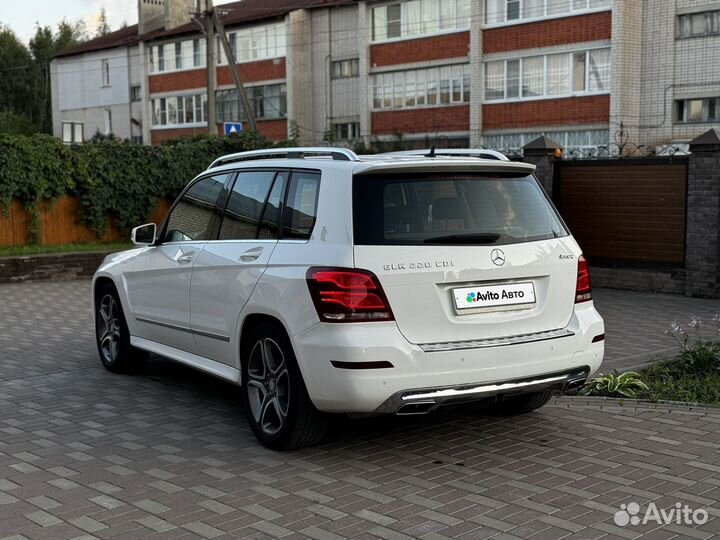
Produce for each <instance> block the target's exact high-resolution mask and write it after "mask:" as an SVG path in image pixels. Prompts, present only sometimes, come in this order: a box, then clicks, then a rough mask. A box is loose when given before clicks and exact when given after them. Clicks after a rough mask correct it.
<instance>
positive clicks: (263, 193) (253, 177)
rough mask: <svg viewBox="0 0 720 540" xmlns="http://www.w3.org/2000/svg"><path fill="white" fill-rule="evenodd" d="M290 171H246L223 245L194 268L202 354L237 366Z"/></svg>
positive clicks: (210, 245) (195, 321) (195, 320)
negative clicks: (245, 316)
mask: <svg viewBox="0 0 720 540" xmlns="http://www.w3.org/2000/svg"><path fill="white" fill-rule="evenodd" d="M288 175H289V173H288V172H287V171H279V172H278V171H275V170H256V171H240V172H238V174H237V178H236V179H235V183H234V185H233V187H232V189H231V190H230V195H229V198H228V200H227V206H226V207H225V212H224V215H223V218H222V223H221V225H220V232H219V236H218V240H216V241H210V242H207V244H206V245H205V246H204V248H203V250H202V251H201V252H200V253H199V256H198V258H197V261H196V262H195V265H194V267H193V276H192V286H191V288H190V304H191V320H190V324H191V327H192V331H193V334H194V336H195V343H196V346H197V351H198V354H199V355H201V356H204V357H206V358H210V359H213V360H216V361H218V362H222V363H225V364H228V365H233V366H234V364H235V360H236V358H237V355H236V350H235V347H236V344H237V340H236V339H233V338H234V337H236V336H237V334H238V332H237V329H236V325H237V323H238V317H239V314H240V311H241V309H242V308H243V306H244V305H245V304H246V303H247V301H248V299H249V298H250V295H251V294H252V291H253V290H254V289H255V285H256V284H257V282H258V280H259V279H260V276H262V274H263V272H264V271H265V268H266V267H267V264H268V261H269V260H270V255H271V254H272V252H273V250H274V249H275V246H276V245H277V240H278V231H279V226H280V215H281V211H282V205H281V201H282V200H283V198H284V193H285V186H286V184H287V181H288Z"/></svg>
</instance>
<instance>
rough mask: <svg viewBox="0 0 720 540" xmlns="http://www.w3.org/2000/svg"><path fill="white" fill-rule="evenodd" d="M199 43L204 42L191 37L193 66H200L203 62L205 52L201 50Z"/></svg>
mask: <svg viewBox="0 0 720 540" xmlns="http://www.w3.org/2000/svg"><path fill="white" fill-rule="evenodd" d="M201 43H202V44H203V45H204V44H205V42H204V41H201V40H199V39H193V41H192V48H193V66H195V67H200V66H202V65H203V64H204V61H203V57H204V56H205V54H204V52H203V51H202V50H201Z"/></svg>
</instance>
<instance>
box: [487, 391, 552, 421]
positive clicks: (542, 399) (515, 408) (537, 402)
mask: <svg viewBox="0 0 720 540" xmlns="http://www.w3.org/2000/svg"><path fill="white" fill-rule="evenodd" d="M552 396H553V392H552V390H548V391H545V392H530V393H527V394H520V395H519V396H510V397H506V398H505V399H503V400H502V401H500V402H498V403H497V404H496V405H495V406H494V407H493V410H494V412H496V413H497V414H500V415H503V416H515V415H518V414H526V413H529V412H532V411H534V410H536V409H539V408H540V407H542V406H543V405H546V404H547V402H548V401H550V399H551V398H552Z"/></svg>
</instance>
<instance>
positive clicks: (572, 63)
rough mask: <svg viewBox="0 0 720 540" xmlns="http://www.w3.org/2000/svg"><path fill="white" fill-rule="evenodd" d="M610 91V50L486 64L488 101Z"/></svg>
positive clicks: (486, 99)
mask: <svg viewBox="0 0 720 540" xmlns="http://www.w3.org/2000/svg"><path fill="white" fill-rule="evenodd" d="M609 91H610V49H593V50H590V51H578V52H572V53H560V54H549V55H545V56H531V57H528V58H519V59H512V60H496V61H491V62H486V63H485V101H497V100H514V99H537V98H540V97H552V96H570V95H576V94H589V93H592V94H602V93H607V92H609Z"/></svg>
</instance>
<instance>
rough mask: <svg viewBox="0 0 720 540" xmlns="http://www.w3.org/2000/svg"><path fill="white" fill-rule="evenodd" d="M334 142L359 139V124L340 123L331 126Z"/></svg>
mask: <svg viewBox="0 0 720 540" xmlns="http://www.w3.org/2000/svg"><path fill="white" fill-rule="evenodd" d="M333 135H334V137H335V140H336V141H354V140H356V139H359V138H360V122H341V123H338V124H333Z"/></svg>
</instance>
